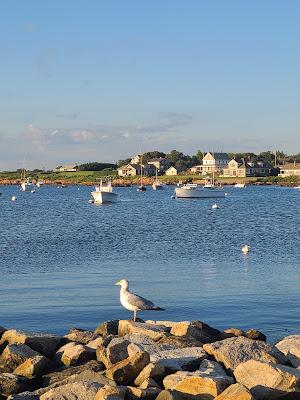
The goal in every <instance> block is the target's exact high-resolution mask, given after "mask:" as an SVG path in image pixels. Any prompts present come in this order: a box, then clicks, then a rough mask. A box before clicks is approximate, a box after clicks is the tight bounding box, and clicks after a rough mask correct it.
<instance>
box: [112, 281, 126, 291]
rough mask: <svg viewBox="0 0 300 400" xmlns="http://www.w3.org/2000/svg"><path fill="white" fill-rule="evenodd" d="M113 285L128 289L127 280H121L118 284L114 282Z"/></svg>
mask: <svg viewBox="0 0 300 400" xmlns="http://www.w3.org/2000/svg"><path fill="white" fill-rule="evenodd" d="M115 285H120V286H121V288H122V289H125V290H127V289H128V287H129V282H128V280H127V279H121V280H120V281H119V282H116V283H115Z"/></svg>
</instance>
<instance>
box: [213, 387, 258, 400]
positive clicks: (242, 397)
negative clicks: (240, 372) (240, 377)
mask: <svg viewBox="0 0 300 400" xmlns="http://www.w3.org/2000/svg"><path fill="white" fill-rule="evenodd" d="M216 400H255V399H254V397H253V396H252V394H251V393H250V391H249V390H248V389H247V388H246V387H245V386H243V385H241V384H240V383H235V384H234V385H230V386H228V388H227V389H225V390H224V392H222V393H221V394H219V396H217V397H216Z"/></svg>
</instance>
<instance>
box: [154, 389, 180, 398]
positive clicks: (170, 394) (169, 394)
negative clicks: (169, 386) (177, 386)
mask: <svg viewBox="0 0 300 400" xmlns="http://www.w3.org/2000/svg"><path fill="white" fill-rule="evenodd" d="M156 400H183V396H182V393H179V392H176V390H162V391H161V392H160V393H159V395H158V396H157V397H156Z"/></svg>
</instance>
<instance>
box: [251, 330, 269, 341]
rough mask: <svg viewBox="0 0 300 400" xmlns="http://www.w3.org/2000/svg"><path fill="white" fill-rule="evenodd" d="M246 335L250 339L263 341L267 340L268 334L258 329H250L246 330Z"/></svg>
mask: <svg viewBox="0 0 300 400" xmlns="http://www.w3.org/2000/svg"><path fill="white" fill-rule="evenodd" d="M246 336H247V338H249V339H253V340H262V341H263V342H265V341H266V340H267V337H266V335H265V334H263V333H262V332H260V331H258V330H257V329H249V331H247V332H246Z"/></svg>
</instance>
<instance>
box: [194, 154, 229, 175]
mask: <svg viewBox="0 0 300 400" xmlns="http://www.w3.org/2000/svg"><path fill="white" fill-rule="evenodd" d="M228 161H229V157H228V154H227V153H213V152H212V153H210V152H208V153H206V154H205V156H204V157H203V159H202V169H201V173H202V175H206V174H210V173H212V172H216V173H222V172H223V169H224V168H226V167H227V164H228Z"/></svg>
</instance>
